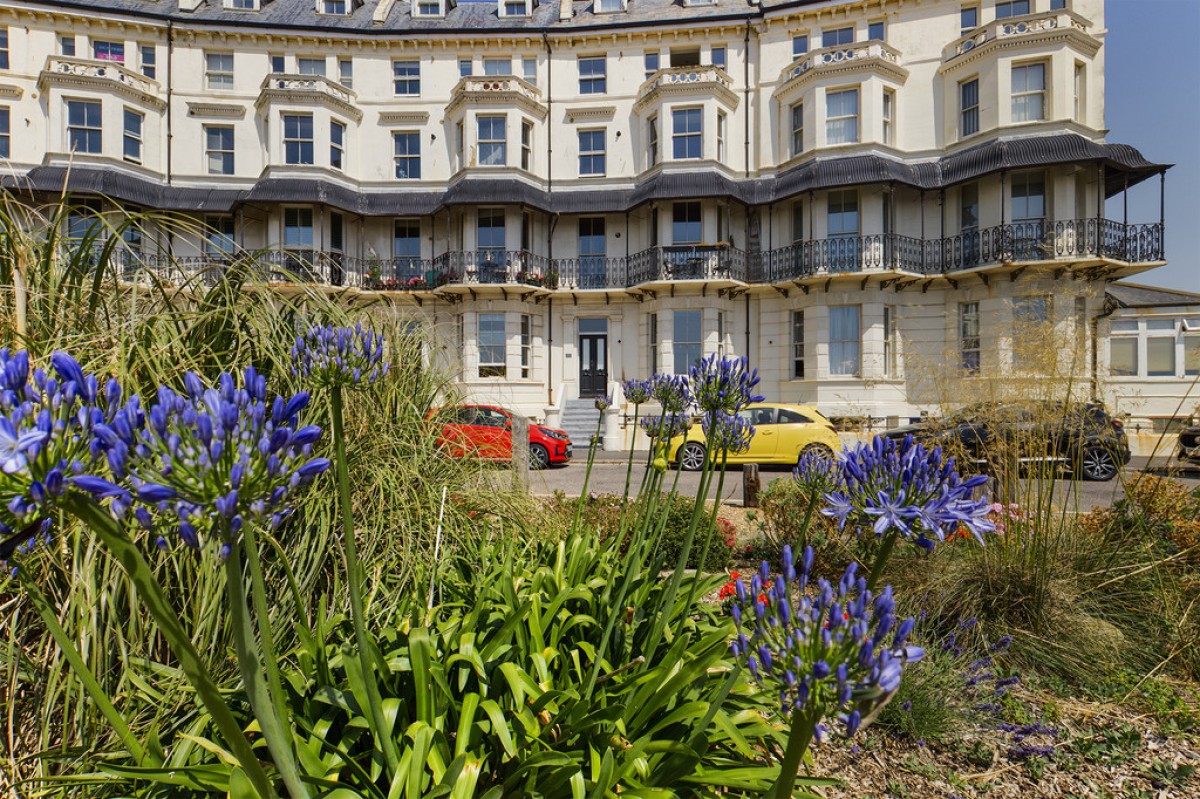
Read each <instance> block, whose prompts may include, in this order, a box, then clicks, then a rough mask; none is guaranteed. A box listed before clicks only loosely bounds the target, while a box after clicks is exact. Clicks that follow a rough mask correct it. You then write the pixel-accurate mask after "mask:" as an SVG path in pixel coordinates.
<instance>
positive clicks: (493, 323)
mask: <svg viewBox="0 0 1200 799" xmlns="http://www.w3.org/2000/svg"><path fill="white" fill-rule="evenodd" d="M504 350H505V341H504V314H502V313H481V314H479V376H480V377H505V376H506V375H507V372H508V370H507V369H506V367H505V359H504Z"/></svg>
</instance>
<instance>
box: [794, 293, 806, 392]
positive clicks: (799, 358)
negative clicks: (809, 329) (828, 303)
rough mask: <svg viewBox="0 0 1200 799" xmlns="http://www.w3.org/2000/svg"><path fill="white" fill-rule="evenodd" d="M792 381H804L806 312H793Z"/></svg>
mask: <svg viewBox="0 0 1200 799" xmlns="http://www.w3.org/2000/svg"><path fill="white" fill-rule="evenodd" d="M791 375H792V376H791V379H792V380H804V379H805V373H804V311H802V310H801V311H792V369H791Z"/></svg>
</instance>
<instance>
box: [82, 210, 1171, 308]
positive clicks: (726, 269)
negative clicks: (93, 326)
mask: <svg viewBox="0 0 1200 799" xmlns="http://www.w3.org/2000/svg"><path fill="white" fill-rule="evenodd" d="M100 252H101V250H100V249H99V248H98V249H97V253H98V257H99V253H100ZM1163 254H1164V250H1163V226H1162V225H1161V224H1159V223H1150V224H1129V225H1126V224H1124V223H1121V222H1116V221H1113V220H1110V219H1095V218H1090V219H1068V220H1050V219H1034V220H1025V221H1020V222H1014V223H1009V224H1004V225H995V226H993V227H989V228H981V229H979V230H972V231H967V232H963V233H959V234H956V235H953V236H947V237H945V238H932V239H925V240H922V239H920V238H918V237H914V236H905V235H901V234H897V233H877V234H868V235H860V236H832V237H829V238H824V239H813V240H810V241H800V242H796V243H795V244H792V245H789V246H787V247H780V248H777V249H773V250H768V251H765V252H762V253H758V254H751V253H745V252H743V251H742V250H739V249H736V248H734V247H728V246H725V245H684V246H656V247H650V248H647V249H645V250H642V251H641V252H638V253H635V254H633V255H631V256H629V257H628V258H622V257H616V258H608V257H604V256H584V257H581V258H553V259H551V258H546V257H545V256H541V255H535V254H534V253H531V252H528V251H526V250H453V251H450V252H446V253H442V254H441V255H438V256H437V257H435V258H408V257H400V258H354V257H350V256H346V255H344V254H342V253H335V252H326V251H321V250H311V249H283V250H267V251H261V252H246V253H243V254H240V255H231V256H223V255H220V254H216V255H211V256H199V257H195V258H169V257H166V256H162V257H157V256H150V255H146V256H143V255H141V254H140V253H134V252H131V251H126V250H124V249H118V250H116V251H114V252H113V253H112V255H111V256H110V257H111V258H112V259H113V263H114V264H115V266H116V267H117V268H118V269H119V271H120V274H121V275H122V277H123V278H124V279H128V280H134V279H137V276H138V274H139V273H142V272H145V271H152V272H154V273H156V274H157V275H158V276H159V277H160V278H161V279H163V280H166V281H168V282H176V283H181V282H184V281H186V280H196V279H199V280H202V281H203V282H206V283H209V284H212V283H215V282H217V280H219V279H220V278H221V277H222V276H224V275H225V274H226V273H228V272H229V271H230V270H233V269H245V270H248V274H249V277H250V278H252V279H255V280H261V281H265V282H270V283H315V284H324V285H331V286H348V287H355V288H362V289H367V290H372V291H406V292H428V291H435V290H438V289H454V288H461V287H482V286H498V287H503V286H518V287H525V288H531V289H545V290H567V291H605V290H624V289H627V288H633V287H635V286H642V285H649V284H654V283H664V282H671V283H687V282H696V283H712V282H716V283H731V284H752V285H753V284H757V285H767V284H776V283H784V282H789V281H794V280H802V279H805V278H821V277H828V276H833V275H851V274H869V273H907V274H911V275H924V276H931V277H932V276H938V275H951V274H954V273H957V272H962V271H966V270H973V269H978V268H981V267H988V266H1000V265H1004V264H1020V263H1033V262H1054V261H1061V262H1064V263H1069V264H1081V263H1082V264H1085V265H1095V264H1098V263H1101V262H1103V261H1117V262H1123V263H1128V264H1146V263H1153V262H1157V261H1161V260H1163Z"/></svg>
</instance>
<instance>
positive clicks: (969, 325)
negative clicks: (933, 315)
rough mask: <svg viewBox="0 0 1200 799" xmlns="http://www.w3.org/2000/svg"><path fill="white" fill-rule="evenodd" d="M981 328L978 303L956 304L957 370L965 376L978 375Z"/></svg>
mask: <svg viewBox="0 0 1200 799" xmlns="http://www.w3.org/2000/svg"><path fill="white" fill-rule="evenodd" d="M981 328H982V318H981V317H980V314H979V302H978V301H975V302H960V303H959V304H958V353H959V360H958V364H959V368H961V369H962V371H964V372H966V373H967V374H971V375H977V374H979V367H980V360H981V350H980V342H981V337H980V330H981Z"/></svg>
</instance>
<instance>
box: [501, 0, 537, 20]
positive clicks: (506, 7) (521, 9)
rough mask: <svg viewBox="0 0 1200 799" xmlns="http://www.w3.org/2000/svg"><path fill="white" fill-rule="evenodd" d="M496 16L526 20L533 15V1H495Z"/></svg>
mask: <svg viewBox="0 0 1200 799" xmlns="http://www.w3.org/2000/svg"><path fill="white" fill-rule="evenodd" d="M496 4H497V9H496V13H497V16H499V17H501V18H505V17H513V18H518V19H520V18H527V17H530V16H532V15H533V0H496Z"/></svg>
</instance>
